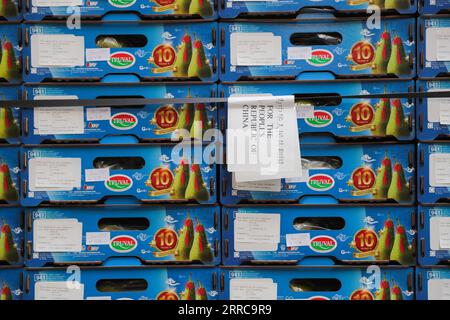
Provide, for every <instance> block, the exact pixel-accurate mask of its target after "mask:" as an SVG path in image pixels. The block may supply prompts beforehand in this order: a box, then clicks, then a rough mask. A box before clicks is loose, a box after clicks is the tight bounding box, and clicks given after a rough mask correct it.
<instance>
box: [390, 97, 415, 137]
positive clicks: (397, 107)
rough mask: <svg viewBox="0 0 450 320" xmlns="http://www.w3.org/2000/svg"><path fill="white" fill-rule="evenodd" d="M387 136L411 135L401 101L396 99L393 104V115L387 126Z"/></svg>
mask: <svg viewBox="0 0 450 320" xmlns="http://www.w3.org/2000/svg"><path fill="white" fill-rule="evenodd" d="M386 135H389V136H394V137H397V138H398V137H404V136H408V135H409V127H408V122H407V119H406V118H405V114H404V113H403V106H402V102H401V101H400V99H395V100H393V101H392V104H391V115H390V117H389V121H388V124H387V126H386Z"/></svg>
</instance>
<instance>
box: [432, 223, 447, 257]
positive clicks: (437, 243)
mask: <svg viewBox="0 0 450 320" xmlns="http://www.w3.org/2000/svg"><path fill="white" fill-rule="evenodd" d="M430 249H431V250H435V251H437V250H449V249H450V217H431V219H430Z"/></svg>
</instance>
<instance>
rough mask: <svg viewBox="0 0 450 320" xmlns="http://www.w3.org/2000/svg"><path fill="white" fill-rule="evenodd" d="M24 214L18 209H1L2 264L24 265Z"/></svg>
mask: <svg viewBox="0 0 450 320" xmlns="http://www.w3.org/2000/svg"><path fill="white" fill-rule="evenodd" d="M23 222H24V220H23V213H22V210H21V209H20V208H17V207H9V206H7V207H0V264H2V265H23V241H24V230H23V229H24V226H23Z"/></svg>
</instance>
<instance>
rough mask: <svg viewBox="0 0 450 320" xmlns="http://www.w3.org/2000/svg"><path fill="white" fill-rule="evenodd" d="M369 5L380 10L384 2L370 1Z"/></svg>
mask: <svg viewBox="0 0 450 320" xmlns="http://www.w3.org/2000/svg"><path fill="white" fill-rule="evenodd" d="M369 3H370V4H371V5H374V6H378V7H380V8H384V0H370V1H369Z"/></svg>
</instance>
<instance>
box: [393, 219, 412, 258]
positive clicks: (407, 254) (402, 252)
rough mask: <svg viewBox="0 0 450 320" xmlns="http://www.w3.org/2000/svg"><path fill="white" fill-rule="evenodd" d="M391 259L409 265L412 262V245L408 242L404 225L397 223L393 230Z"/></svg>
mask: <svg viewBox="0 0 450 320" xmlns="http://www.w3.org/2000/svg"><path fill="white" fill-rule="evenodd" d="M391 260H392V261H397V262H398V263H400V264H403V265H411V264H413V263H414V259H413V254H412V247H411V246H410V245H409V243H408V238H407V236H406V230H405V227H404V226H402V225H401V224H399V225H397V230H396V232H395V240H394V246H393V247H392V251H391Z"/></svg>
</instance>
